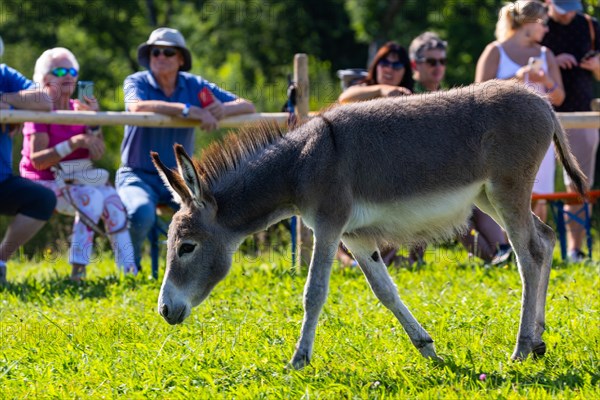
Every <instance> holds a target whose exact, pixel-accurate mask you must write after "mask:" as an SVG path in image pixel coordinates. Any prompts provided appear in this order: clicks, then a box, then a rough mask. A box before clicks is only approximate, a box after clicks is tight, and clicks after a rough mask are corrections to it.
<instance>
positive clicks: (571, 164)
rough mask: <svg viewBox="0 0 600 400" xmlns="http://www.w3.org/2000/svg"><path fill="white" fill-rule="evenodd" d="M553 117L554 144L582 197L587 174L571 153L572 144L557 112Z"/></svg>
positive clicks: (553, 113)
mask: <svg viewBox="0 0 600 400" xmlns="http://www.w3.org/2000/svg"><path fill="white" fill-rule="evenodd" d="M552 117H553V118H554V144H555V146H556V152H557V153H558V158H559V159H560V162H561V163H562V165H563V167H564V169H565V171H566V172H567V175H569V178H571V182H573V186H574V188H575V190H577V192H578V193H579V194H580V195H581V196H582V197H585V190H586V185H587V182H586V181H587V179H586V177H585V174H584V173H583V172H582V171H581V168H579V163H578V162H577V160H576V159H575V157H574V156H573V153H571V146H570V145H569V141H568V140H567V134H566V132H565V130H564V129H563V127H562V125H561V124H560V122H559V121H558V117H557V115H556V113H555V112H552Z"/></svg>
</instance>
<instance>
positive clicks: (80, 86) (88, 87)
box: [77, 81, 94, 104]
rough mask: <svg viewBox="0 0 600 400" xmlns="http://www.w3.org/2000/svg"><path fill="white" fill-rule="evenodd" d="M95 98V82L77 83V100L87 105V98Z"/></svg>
mask: <svg viewBox="0 0 600 400" xmlns="http://www.w3.org/2000/svg"><path fill="white" fill-rule="evenodd" d="M84 96H85V97H87V98H90V99H91V98H93V97H94V82H92V81H79V82H77V99H78V100H79V101H80V102H82V103H84V104H87V101H86V100H85V97H84Z"/></svg>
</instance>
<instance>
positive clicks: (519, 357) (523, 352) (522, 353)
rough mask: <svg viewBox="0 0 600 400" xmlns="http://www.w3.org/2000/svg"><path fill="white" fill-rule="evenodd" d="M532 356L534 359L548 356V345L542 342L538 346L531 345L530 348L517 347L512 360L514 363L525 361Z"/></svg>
mask: <svg viewBox="0 0 600 400" xmlns="http://www.w3.org/2000/svg"><path fill="white" fill-rule="evenodd" d="M530 354H531V356H532V357H533V358H539V357H542V356H543V355H544V354H546V343H544V342H543V341H541V340H540V341H539V342H538V343H537V344H532V343H530V344H529V345H528V346H517V348H516V349H515V352H514V353H513V355H512V356H511V357H510V359H511V360H513V361H523V360H525V359H526V358H527V356H529V355H530Z"/></svg>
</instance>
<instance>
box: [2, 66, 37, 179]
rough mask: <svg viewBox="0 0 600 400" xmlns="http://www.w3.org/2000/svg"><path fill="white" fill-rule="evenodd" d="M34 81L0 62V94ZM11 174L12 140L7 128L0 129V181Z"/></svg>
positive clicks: (18, 88) (26, 85)
mask: <svg viewBox="0 0 600 400" xmlns="http://www.w3.org/2000/svg"><path fill="white" fill-rule="evenodd" d="M33 85H34V83H33V82H31V81H30V80H29V79H27V78H25V77H24V76H23V75H21V73H19V72H18V71H17V70H15V69H13V68H11V67H9V66H8V65H6V64H0V94H1V93H14V92H18V91H21V90H24V89H28V88H30V87H31V86H33ZM11 175H12V140H11V138H10V136H8V129H5V130H2V131H0V182H3V181H4V180H6V179H7V178H8V177H10V176H11Z"/></svg>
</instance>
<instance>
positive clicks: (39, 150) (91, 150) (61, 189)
mask: <svg viewBox="0 0 600 400" xmlns="http://www.w3.org/2000/svg"><path fill="white" fill-rule="evenodd" d="M78 75H79V63H78V62H77V59H76V58H75V56H74V55H73V53H71V52H70V51H69V50H67V49H65V48H62V47H57V48H53V49H50V50H46V51H45V52H44V53H43V54H42V55H41V56H40V57H39V58H38V60H37V62H36V63H35V71H34V75H33V78H34V81H35V82H36V83H38V84H39V85H40V86H41V87H42V88H43V90H44V91H45V92H46V94H47V95H48V96H49V97H50V98H51V99H52V101H53V106H54V107H53V109H54V110H82V111H98V109H99V108H98V102H97V101H96V99H95V98H93V97H91V98H90V97H87V96H86V97H84V101H79V100H72V99H71V96H72V95H73V93H74V91H75V88H76V84H77V77H78ZM23 135H24V141H23V151H22V155H23V157H22V159H21V163H20V171H21V176H23V177H25V178H28V179H31V180H34V181H36V182H37V183H39V184H41V185H43V186H45V187H46V188H48V189H51V190H53V191H54V193H55V194H56V197H57V199H58V203H57V205H56V210H57V211H58V212H60V213H62V214H67V215H75V222H74V225H73V237H72V242H71V248H70V252H69V262H70V263H71V265H72V272H71V279H72V280H73V281H80V280H81V279H83V278H85V275H86V266H87V265H88V264H89V262H90V257H91V252H92V248H93V238H94V232H93V230H92V229H90V226H89V222H88V224H87V225H86V224H84V220H88V221H89V220H91V222H92V223H93V224H96V223H98V221H99V220H100V218H102V219H103V222H104V227H105V229H106V231H107V234H108V236H109V239H110V242H111V245H112V247H113V249H114V252H115V258H116V263H117V265H118V267H119V269H120V270H121V271H122V272H125V273H133V274H135V273H137V269H136V266H135V263H134V259H133V246H132V244H131V238H130V236H129V231H128V230H127V213H126V211H125V207H124V206H123V203H122V202H121V199H120V198H119V195H118V194H117V192H116V190H115V189H114V188H113V187H112V186H110V185H108V184H106V179H102V177H101V176H99V175H95V176H94V171H98V170H93V169H87V172H88V174H86V170H84V171H81V173H82V175H84V176H87V175H89V176H87V178H88V179H87V180H88V181H89V182H87V183H85V182H82V181H81V180H80V181H75V182H73V183H72V184H69V185H67V186H64V182H63V181H62V179H55V175H54V173H53V171H52V170H51V167H54V166H56V165H58V164H59V163H60V162H63V161H69V162H70V165H71V167H72V168H73V169H76V166H77V165H86V162H85V161H86V160H88V159H92V160H97V159H99V158H101V157H102V155H103V153H104V150H105V147H104V141H103V139H102V132H101V131H100V128H99V127H94V128H92V127H89V126H84V125H58V124H41V123H32V122H27V123H25V127H24V129H23ZM78 160H79V161H78ZM64 172H65V173H66V174H67V175H69V173H72V171H64ZM104 178H106V176H105V177H104ZM81 214H85V215H81Z"/></svg>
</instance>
